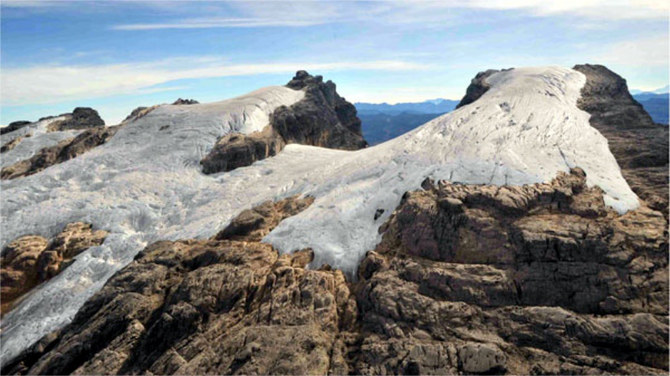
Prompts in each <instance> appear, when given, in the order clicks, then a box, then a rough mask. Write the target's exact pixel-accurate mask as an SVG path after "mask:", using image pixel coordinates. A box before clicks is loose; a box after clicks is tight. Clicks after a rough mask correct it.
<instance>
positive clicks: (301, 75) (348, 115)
mask: <svg viewBox="0 0 670 376" xmlns="http://www.w3.org/2000/svg"><path fill="white" fill-rule="evenodd" d="M286 86H287V87H289V88H291V89H295V90H304V91H305V98H304V99H303V100H301V101H299V102H298V103H295V104H293V105H292V106H290V107H286V106H281V107H279V108H277V109H276V110H275V111H274V113H273V114H272V116H271V118H270V124H269V125H268V126H267V127H266V128H264V129H263V130H262V131H260V132H254V133H252V134H246V135H245V134H228V135H226V136H224V137H222V138H221V139H220V140H219V141H218V142H217V143H216V145H215V146H214V148H213V149H212V151H211V152H210V153H209V154H208V155H207V156H206V157H205V158H203V160H202V161H201V162H200V163H201V164H202V167H203V172H204V173H206V174H212V173H216V172H221V171H230V170H233V169H235V168H238V167H243V166H248V165H250V164H252V163H253V162H255V161H257V160H261V159H265V158H267V157H270V156H273V155H275V154H277V153H278V152H280V151H281V150H282V149H283V148H284V146H285V145H286V144H290V143H298V144H304V145H314V146H322V147H327V148H334V149H343V150H356V149H360V148H363V147H365V146H366V145H367V143H366V142H365V140H364V139H363V136H362V131H361V121H360V120H359V119H358V117H357V116H356V108H355V107H354V105H352V104H351V103H349V102H347V101H346V100H345V99H344V98H342V97H340V96H339V95H338V94H337V91H336V87H335V84H334V83H333V82H332V81H327V82H325V83H324V82H323V78H322V77H321V76H311V75H309V74H308V73H307V72H305V71H298V72H297V73H296V75H295V77H293V79H291V81H289V83H288V84H287V85H286Z"/></svg>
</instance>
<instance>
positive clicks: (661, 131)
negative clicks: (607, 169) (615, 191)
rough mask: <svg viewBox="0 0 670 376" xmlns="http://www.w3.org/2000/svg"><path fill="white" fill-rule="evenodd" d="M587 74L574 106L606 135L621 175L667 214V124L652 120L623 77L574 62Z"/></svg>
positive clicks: (580, 70) (604, 69)
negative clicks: (631, 93) (584, 113)
mask: <svg viewBox="0 0 670 376" xmlns="http://www.w3.org/2000/svg"><path fill="white" fill-rule="evenodd" d="M574 69H575V70H577V71H579V72H582V73H583V74H584V75H585V76H586V84H585V85H584V88H583V89H582V92H581V98H580V99H579V101H578V103H577V105H578V106H579V108H581V109H582V110H584V111H586V112H588V113H589V114H591V118H590V120H589V121H590V123H591V125H592V126H593V127H594V128H596V129H598V131H600V133H602V135H603V136H605V137H606V138H607V141H608V143H609V147H610V150H611V151H612V154H613V155H614V157H615V158H616V160H617V162H618V163H619V166H620V167H621V172H622V173H623V176H624V178H625V179H626V181H628V184H629V185H630V186H631V188H632V189H633V191H635V193H636V194H637V195H638V196H640V197H641V198H642V199H644V200H645V201H647V203H648V204H649V205H650V206H651V207H652V208H654V209H657V210H660V211H661V212H663V213H664V214H665V215H666V217H667V215H668V127H667V126H666V125H662V124H656V123H654V122H653V120H652V119H651V117H650V116H649V114H647V112H646V111H645V110H644V108H642V105H640V104H639V103H638V102H637V101H635V99H633V97H632V96H631V95H630V93H629V92H628V86H627V85H626V80H625V79H623V78H622V77H621V76H619V75H617V74H616V73H614V72H612V71H610V70H609V69H607V68H606V67H604V66H602V65H590V64H584V65H576V66H575V67H574Z"/></svg>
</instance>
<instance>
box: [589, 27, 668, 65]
mask: <svg viewBox="0 0 670 376" xmlns="http://www.w3.org/2000/svg"><path fill="white" fill-rule="evenodd" d="M669 50H670V47H669V46H668V35H667V34H665V35H659V36H653V37H649V38H643V39H634V40H627V41H621V42H617V43H613V44H611V45H609V46H606V48H605V49H604V51H603V52H602V53H601V54H600V56H598V57H597V58H596V60H597V61H602V62H605V63H607V64H620V65H628V66H633V67H650V66H660V67H662V66H666V67H667V66H668V63H669V61H668V59H669V57H668V54H669V52H670V51H669Z"/></svg>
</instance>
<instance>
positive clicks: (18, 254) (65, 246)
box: [0, 222, 107, 314]
mask: <svg viewBox="0 0 670 376" xmlns="http://www.w3.org/2000/svg"><path fill="white" fill-rule="evenodd" d="M105 237H107V232H106V231H103V230H93V227H92V226H91V225H90V224H87V223H82V222H75V223H70V224H68V225H67V226H65V228H64V229H63V231H62V232H61V233H60V234H58V235H56V236H54V237H53V238H52V239H51V240H47V239H46V238H44V237H42V236H39V235H25V236H22V237H20V238H18V239H16V240H14V241H12V242H11V243H9V245H7V246H6V247H5V248H4V249H3V250H2V254H1V255H0V256H1V257H0V265H1V269H0V276H1V278H2V287H1V288H0V293H1V295H0V300H2V304H1V305H0V313H2V314H5V313H7V312H8V311H9V310H10V309H11V307H12V306H13V305H14V303H15V302H16V301H17V300H18V299H20V298H21V297H22V296H23V295H24V294H26V293H27V292H29V291H30V290H32V289H33V288H34V287H35V286H37V285H38V284H40V283H42V282H44V281H46V280H48V279H50V278H52V277H54V276H55V275H57V274H58V273H60V272H61V271H62V270H63V269H65V268H66V267H67V266H68V265H69V264H70V263H71V262H72V261H74V260H73V258H74V256H76V255H78V254H79V253H81V252H83V251H85V250H86V249H88V248H90V247H92V246H96V245H100V244H102V242H103V241H104V240H105Z"/></svg>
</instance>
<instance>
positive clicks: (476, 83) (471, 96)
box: [456, 68, 513, 108]
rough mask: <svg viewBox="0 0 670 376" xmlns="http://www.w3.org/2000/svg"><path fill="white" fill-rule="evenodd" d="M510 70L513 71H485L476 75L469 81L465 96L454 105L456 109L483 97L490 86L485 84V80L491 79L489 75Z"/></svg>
mask: <svg viewBox="0 0 670 376" xmlns="http://www.w3.org/2000/svg"><path fill="white" fill-rule="evenodd" d="M510 69H513V68H509V69H502V70H498V69H489V70H486V71H484V72H479V73H477V75H476V76H475V78H473V79H472V80H471V81H470V85H469V86H468V88H467V89H466V91H465V96H464V97H463V99H461V101H460V102H459V103H458V104H457V105H456V108H460V107H463V106H465V105H468V104H470V103H472V102H474V101H476V100H477V99H479V97H481V96H482V95H484V93H486V92H487V91H488V90H489V88H491V85H489V83H488V82H486V79H487V78H489V77H491V75H493V74H494V73H498V72H501V71H502V72H504V71H508V70H510Z"/></svg>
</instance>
